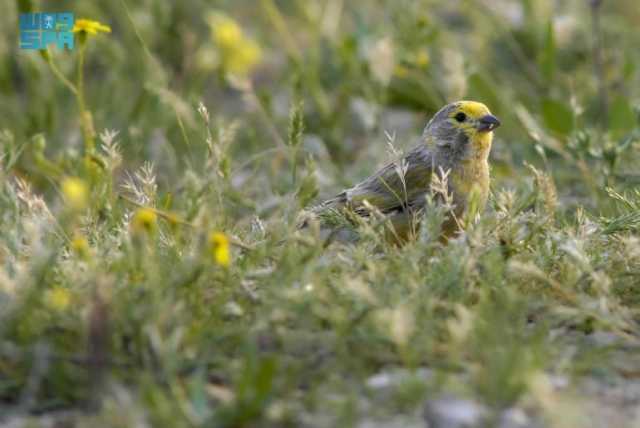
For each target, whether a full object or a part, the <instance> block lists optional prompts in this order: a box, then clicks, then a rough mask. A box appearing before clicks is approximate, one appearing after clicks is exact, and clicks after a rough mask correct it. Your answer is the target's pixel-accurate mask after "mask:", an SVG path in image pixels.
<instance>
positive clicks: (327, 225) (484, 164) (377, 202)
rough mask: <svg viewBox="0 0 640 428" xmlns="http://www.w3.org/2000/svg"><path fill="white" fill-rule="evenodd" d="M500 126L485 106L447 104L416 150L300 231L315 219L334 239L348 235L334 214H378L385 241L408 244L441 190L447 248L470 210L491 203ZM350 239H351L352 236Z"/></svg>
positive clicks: (325, 206)
mask: <svg viewBox="0 0 640 428" xmlns="http://www.w3.org/2000/svg"><path fill="white" fill-rule="evenodd" d="M499 126H500V120H499V119H498V118H497V117H496V116H494V115H493V114H492V113H491V111H490V110H489V108H488V107H487V106H486V105H484V104H483V103H481V102H477V101H466V100H462V101H456V102H452V103H449V104H447V105H445V106H444V107H442V108H441V109H440V110H439V111H438V112H437V113H436V114H435V115H434V116H433V117H432V118H431V120H429V121H428V123H427V125H426V126H425V128H424V131H423V132H422V136H421V137H420V139H419V142H418V144H417V145H416V146H415V147H414V148H413V149H411V150H410V151H408V152H407V153H406V154H404V155H403V156H400V157H399V159H396V160H394V161H392V162H389V163H387V164H386V165H385V166H383V167H382V168H381V169H379V170H378V171H376V172H375V173H373V174H372V175H370V176H369V177H367V178H365V179H364V180H362V181H360V182H359V183H357V184H355V185H354V186H352V187H350V188H348V189H345V190H343V191H341V192H340V193H338V194H337V195H335V196H334V197H332V198H330V199H327V200H325V201H324V202H321V203H319V204H317V205H315V206H313V207H312V208H310V209H308V210H307V211H306V215H305V217H303V218H304V220H303V222H302V223H301V225H302V226H303V227H304V226H307V225H308V224H310V221H312V220H311V219H314V218H315V219H316V220H319V222H320V224H321V227H322V228H323V230H328V231H329V233H327V234H324V235H323V236H325V237H326V238H327V239H328V240H329V239H335V237H339V236H347V235H345V234H344V233H342V232H345V230H344V227H339V226H337V225H336V223H335V221H329V220H330V219H332V218H335V216H334V214H336V213H338V214H346V213H351V214H352V215H355V216H358V217H362V218H369V217H371V216H372V213H373V212H374V211H376V212H378V213H382V214H383V215H384V216H385V218H387V219H389V220H390V225H391V227H390V233H387V235H388V236H389V237H390V238H391V240H393V241H395V242H397V243H404V242H406V241H407V240H409V239H411V237H412V236H413V237H415V234H416V231H417V227H418V225H419V219H420V214H421V213H422V212H423V211H424V210H425V209H428V205H427V198H428V197H429V196H433V195H434V190H435V189H436V187H438V188H444V191H445V192H446V193H447V195H446V197H447V198H448V199H449V206H450V209H449V210H448V212H447V215H446V217H445V219H444V221H443V223H442V225H441V231H440V236H439V239H440V241H443V242H447V241H448V240H449V239H450V238H452V237H455V236H457V235H458V234H459V233H460V232H461V231H462V230H463V222H462V221H461V219H463V217H464V216H465V213H467V211H468V210H471V209H472V208H473V209H475V210H476V212H478V213H479V212H480V211H481V210H483V209H484V207H485V205H486V203H487V199H488V196H489V184H490V174H489V153H490V151H491V144H492V141H493V131H494V130H495V129H496V128H497V127H499ZM443 183H444V184H446V186H445V185H444V184H443ZM440 191H442V189H440ZM436 196H437V197H436V198H435V200H436V203H438V202H439V203H442V202H443V200H444V199H446V198H445V197H444V195H436ZM345 218H348V216H347V217H345ZM351 218H352V219H353V218H354V217H351ZM323 223H324V224H323ZM387 224H389V223H387ZM352 230H353V228H351V229H350V231H352ZM348 236H353V235H352V234H351V233H350V232H349V233H348ZM346 240H351V239H350V238H346Z"/></svg>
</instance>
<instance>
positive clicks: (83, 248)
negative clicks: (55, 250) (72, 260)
mask: <svg viewBox="0 0 640 428" xmlns="http://www.w3.org/2000/svg"><path fill="white" fill-rule="evenodd" d="M71 249H72V250H73V251H74V252H75V253H76V254H77V255H78V256H80V257H81V258H83V259H86V258H88V257H89V242H87V238H85V237H84V236H83V235H80V234H77V235H75V236H74V237H73V239H72V240H71Z"/></svg>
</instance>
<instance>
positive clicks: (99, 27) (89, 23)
mask: <svg viewBox="0 0 640 428" xmlns="http://www.w3.org/2000/svg"><path fill="white" fill-rule="evenodd" d="M72 31H73V32H74V33H81V34H91V35H95V34H98V33H99V32H102V33H110V32H111V27H109V26H108V25H105V24H102V23H100V22H98V21H93V20H91V19H77V20H76V22H75V24H74V25H73V30H72Z"/></svg>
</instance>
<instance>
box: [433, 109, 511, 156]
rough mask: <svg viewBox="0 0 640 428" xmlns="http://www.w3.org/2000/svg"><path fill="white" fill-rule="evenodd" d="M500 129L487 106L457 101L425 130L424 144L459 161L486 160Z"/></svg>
mask: <svg viewBox="0 0 640 428" xmlns="http://www.w3.org/2000/svg"><path fill="white" fill-rule="evenodd" d="M498 126H500V121H499V120H498V118H497V117H495V116H494V115H492V114H491V112H490V111H489V109H488V108H487V106H485V105H484V104H482V103H479V102H476V101H456V102H453V103H451V104H447V105H446V106H444V107H443V108H441V109H440V111H438V112H437V113H436V114H435V115H434V116H433V118H432V119H431V121H429V123H428V124H427V127H426V128H425V130H424V134H423V136H424V138H425V140H426V143H427V144H429V145H432V146H433V147H434V148H436V149H438V150H444V151H448V152H451V153H456V154H458V155H460V156H462V157H465V158H466V157H486V156H488V155H489V151H490V150H491V140H492V138H493V130H494V129H496V128H497V127H498Z"/></svg>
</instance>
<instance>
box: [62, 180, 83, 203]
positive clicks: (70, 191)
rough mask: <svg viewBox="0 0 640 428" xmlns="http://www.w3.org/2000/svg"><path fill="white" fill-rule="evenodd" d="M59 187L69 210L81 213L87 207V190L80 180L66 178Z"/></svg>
mask: <svg viewBox="0 0 640 428" xmlns="http://www.w3.org/2000/svg"><path fill="white" fill-rule="evenodd" d="M61 187H62V194H63V195H64V199H65V201H66V203H67V205H68V206H69V208H71V209H72V210H74V211H82V210H84V209H85V208H86V207H87V203H88V201H89V189H88V187H87V184H86V183H85V182H84V181H83V180H82V179H80V178H77V177H67V178H65V179H64V180H63V181H62V185H61Z"/></svg>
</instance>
